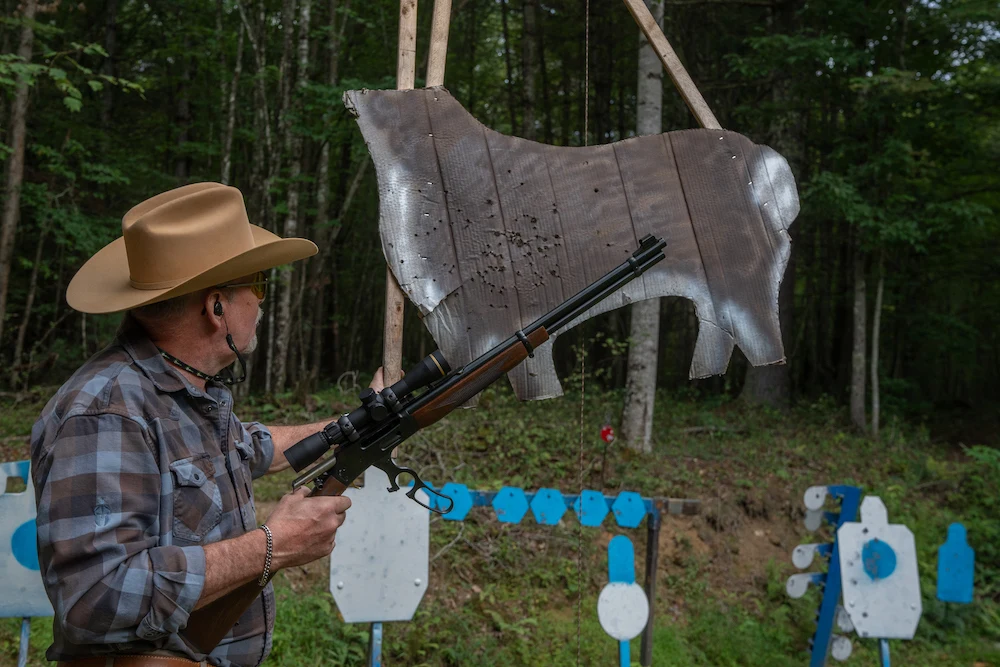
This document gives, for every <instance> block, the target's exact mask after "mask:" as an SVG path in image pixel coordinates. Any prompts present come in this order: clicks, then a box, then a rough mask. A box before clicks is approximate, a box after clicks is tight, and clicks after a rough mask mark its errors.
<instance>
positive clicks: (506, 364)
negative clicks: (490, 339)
mask: <svg viewBox="0 0 1000 667" xmlns="http://www.w3.org/2000/svg"><path fill="white" fill-rule="evenodd" d="M525 337H526V338H527V340H528V343H529V344H530V345H531V347H532V348H535V347H538V346H539V345H541V344H542V343H544V342H545V341H547V340H548V339H549V332H547V331H546V330H545V327H538V328H537V329H535V330H534V331H531V332H529V333H528V334H526V335H525ZM527 358H528V349H527V348H526V347H525V346H524V344H523V343H521V341H514V342H513V343H512V344H511V345H510V347H508V348H507V349H506V350H503V351H502V352H500V353H499V354H498V355H497V356H495V357H493V358H492V359H490V360H489V361H487V362H486V363H484V364H482V365H481V366H478V367H476V368H473V369H471V370H469V371H468V372H463V373H462V374H461V375H460V376H459V378H458V379H457V380H456V381H455V384H454V386H453V387H450V388H449V391H446V392H444V393H443V394H441V395H440V396H438V397H436V398H434V399H432V400H431V401H429V402H428V403H427V404H425V405H420V406H419V407H417V408H415V409H414V410H413V413H412V417H413V420H414V421H415V422H416V423H417V426H418V427H419V428H426V427H428V426H430V425H431V424H433V423H434V422H436V421H438V420H439V419H441V418H442V417H444V416H446V415H447V414H448V413H450V412H452V411H453V410H455V409H457V408H459V407H461V406H462V405H463V404H465V403H466V402H467V401H468V400H469V399H470V398H472V397H473V396H475V395H476V394H478V393H479V392H481V391H482V390H483V389H486V387H488V386H490V385H491V384H493V383H494V382H496V381H497V380H498V379H500V377H501V376H502V375H503V374H504V373H506V372H507V371H510V370H513V368H514V367H515V366H517V365H518V364H519V363H521V362H522V361H524V360H525V359H527Z"/></svg>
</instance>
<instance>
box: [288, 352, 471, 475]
mask: <svg viewBox="0 0 1000 667" xmlns="http://www.w3.org/2000/svg"><path fill="white" fill-rule="evenodd" d="M450 372H451V366H450V365H449V364H448V361H447V360H446V359H445V358H444V355H443V354H442V353H441V350H435V351H434V352H432V353H431V354H429V355H428V356H426V357H424V359H423V360H421V362H420V363H418V364H417V365H416V366H414V367H413V368H411V369H410V370H409V372H407V373H406V375H404V376H403V378H402V379H401V380H400V381H399V382H396V383H394V384H393V385H391V386H389V387H386V388H384V389H383V390H382V391H381V393H376V392H375V390H374V389H366V390H364V391H363V392H361V393H360V394H359V395H358V398H359V399H360V400H361V405H360V406H358V407H357V408H355V409H354V410H352V411H351V412H349V413H347V414H345V415H342V416H341V417H340V418H339V419H338V420H336V421H332V422H330V423H329V424H327V425H326V426H324V427H323V430H321V431H319V432H317V433H314V434H312V435H310V436H309V437H307V438H303V439H302V440H300V441H298V442H297V443H295V444H294V445H292V446H291V447H289V448H288V449H286V450H285V458H286V459H288V462H289V463H290V464H291V465H292V468H294V469H295V471H296V472H301V471H302V470H303V469H304V468H305V467H306V466H308V465H310V464H312V463H313V462H314V461H316V460H317V459H318V458H319V457H321V456H323V455H324V454H326V452H327V451H329V449H330V448H331V447H334V446H335V445H342V444H345V443H348V442H354V441H355V440H357V439H358V431H359V430H360V429H363V428H365V427H366V426H368V425H369V424H372V423H378V422H380V421H383V420H385V419H386V418H387V417H389V416H390V415H391V414H394V413H396V412H399V411H400V410H401V409H402V408H403V404H404V402H405V401H406V399H407V398H409V397H410V395H411V394H412V393H413V392H415V391H417V390H418V389H422V388H424V387H426V386H428V385H430V384H431V383H433V382H436V381H437V380H440V379H441V378H443V377H445V376H446V375H448V373H450Z"/></svg>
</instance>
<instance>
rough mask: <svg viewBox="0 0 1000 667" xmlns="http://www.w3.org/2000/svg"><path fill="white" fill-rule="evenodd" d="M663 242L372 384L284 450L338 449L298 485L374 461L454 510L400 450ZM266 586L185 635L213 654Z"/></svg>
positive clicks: (202, 618)
mask: <svg viewBox="0 0 1000 667" xmlns="http://www.w3.org/2000/svg"><path fill="white" fill-rule="evenodd" d="M664 246H666V242H665V241H663V240H662V239H657V238H655V237H653V236H650V235H647V236H645V237H643V238H642V239H641V240H640V243H639V249H638V250H636V251H635V252H634V253H633V254H632V256H631V257H629V258H628V260H627V261H625V262H624V263H622V264H621V265H620V266H618V267H617V268H615V269H614V270H612V271H611V272H609V273H608V274H607V275H605V276H604V277H603V278H600V279H598V280H597V281H596V282H594V283H592V284H591V285H590V286H588V287H586V288H584V289H583V290H582V291H580V292H579V293H578V294H576V295H575V296H573V297H572V298H570V299H569V300H567V301H565V302H564V303H562V304H561V305H559V306H557V307H556V308H554V309H553V310H551V311H550V312H548V313H546V314H545V315H543V316H542V317H540V318H538V319H537V320H535V321H534V322H532V323H531V324H530V325H528V326H526V327H524V328H523V329H521V330H519V331H517V332H516V333H515V334H514V335H512V336H511V337H510V338H508V339H507V340H505V341H503V342H502V343H500V344H499V345H496V346H495V347H494V348H493V349H491V350H490V351H488V352H486V353H485V354H483V355H482V356H480V357H479V358H477V359H475V360H474V361H472V362H470V363H468V364H466V365H465V366H463V367H461V368H458V369H455V370H452V369H451V368H450V366H449V365H448V362H447V361H446V360H445V358H444V355H442V354H441V351H440V350H437V351H435V352H434V353H433V354H431V355H430V356H428V357H426V358H425V359H424V360H423V361H421V362H420V363H419V364H417V366H416V367H415V368H414V369H412V370H410V371H409V372H408V373H407V374H406V375H405V376H404V377H403V379H402V380H400V381H399V382H396V383H395V384H393V385H392V386H390V387H386V388H384V389H383V390H382V391H381V392H379V393H376V392H375V390H373V389H368V390H366V391H364V392H362V394H361V395H360V397H359V398H360V399H361V406H360V407H358V408H356V409H355V410H353V411H352V412H350V413H348V414H346V415H343V416H342V417H340V418H339V419H338V420H336V421H334V422H331V423H329V424H327V425H326V426H325V427H324V428H323V429H322V430H321V431H319V432H318V433H315V434H313V435H311V436H309V437H308V438H305V439H304V440H302V441H300V442H298V443H296V444H295V445H293V446H292V447H289V448H288V449H287V450H285V457H286V458H287V459H288V462H289V463H290V464H291V465H292V467H293V468H294V469H295V470H296V471H301V470H303V469H304V468H305V467H306V466H308V465H310V464H312V463H314V462H315V461H317V460H318V459H319V458H321V457H322V456H323V455H324V454H326V453H327V452H328V451H330V450H333V454H332V455H331V456H330V457H329V458H327V459H325V460H324V461H321V462H320V463H317V464H316V465H314V466H313V467H312V468H310V469H309V470H307V471H306V472H304V473H302V474H301V475H300V476H299V477H298V478H297V479H296V480H295V481H294V483H293V485H292V486H293V488H295V489H298V488H299V487H301V486H303V485H306V484H313V485H314V490H313V492H312V494H311V495H323V496H339V495H340V494H342V493H343V492H344V491H345V490H346V489H347V487H348V486H350V484H351V483H352V482H353V481H354V480H355V479H357V478H358V477H359V476H360V475H361V473H363V472H364V471H365V470H366V469H367V468H368V467H370V466H375V467H376V468H379V469H381V470H383V471H384V472H385V473H386V475H388V477H389V491H398V490H399V488H400V487H399V478H400V476H402V475H408V476H410V477H411V478H412V479H413V486H412V487H411V488H410V490H409V491H407V492H406V495H407V496H409V497H410V498H411V499H413V500H414V501H416V502H417V503H419V504H420V505H421V506H423V507H425V508H427V509H429V510H431V511H434V512H437V513H439V514H447V513H448V512H450V511H451V509H452V505H453V501H452V499H451V498H449V497H448V496H444V495H442V494H440V493H438V492H437V491H435V490H434V489H433V488H431V487H429V486H428V485H427V484H426V483H425V482H424V481H423V480H422V479H420V475H419V474H417V472H416V471H414V470H412V469H410V468H406V467H401V466H399V465H397V464H396V462H395V461H394V460H393V458H392V454H393V450H395V449H396V447H398V446H399V444H400V443H401V442H403V441H404V440H406V439H407V438H409V437H410V436H411V435H413V434H414V433H416V432H417V431H419V430H420V429H422V428H426V427H428V426H430V425H431V424H433V423H435V422H437V421H438V420H440V419H441V418H442V417H444V416H445V415H447V414H448V413H450V412H452V411H453V410H455V409H456V408H458V407H460V406H462V405H463V404H464V403H466V402H467V401H468V400H469V399H471V398H472V397H473V396H475V395H476V394H478V393H479V392H481V391H482V390H483V389H486V387H488V386H490V385H491V384H493V382H495V381H496V380H497V379H499V378H500V377H501V376H502V375H503V374H505V373H507V372H508V371H510V370H512V369H513V368H514V367H515V366H517V365H518V364H519V363H521V362H522V361H524V360H525V359H526V358H527V357H533V356H534V350H535V348H536V347H538V346H539V345H541V344H542V343H544V342H545V341H547V340H548V339H549V337H550V335H551V333H554V332H557V331H559V330H560V329H562V328H563V327H565V326H566V325H567V324H569V323H571V322H572V321H573V320H575V319H576V318H578V317H579V316H580V315H582V314H584V313H586V312H587V311H588V310H590V309H591V308H593V307H594V306H596V305H597V304H598V303H600V302H601V301H603V300H604V299H605V298H606V297H607V296H608V295H610V294H612V293H614V292H616V291H617V290H619V289H621V288H622V287H623V286H625V285H626V284H628V283H629V282H631V281H632V280H634V279H636V278H638V277H639V276H640V275H642V273H643V272H644V271H646V270H647V269H648V268H650V267H651V266H653V265H654V264H656V263H657V262H659V261H660V260H662V259H663V258H664V255H663V248H664ZM420 390H423V391H420ZM418 392H419V393H418ZM421 489H423V490H424V491H425V492H427V493H428V494H431V495H434V496H436V497H437V499H438V501H439V503H447V508H446V509H440V508H438V507H435V506H434V503H430V504H425V503H423V502H421V500H420V499H419V498H418V497H417V495H416V494H417V491H419V490H421ZM260 592H261V588H260V586H259V585H258V583H257V582H256V581H251V582H250V583H248V584H245V585H243V586H241V587H240V588H237V589H235V590H233V591H232V592H230V593H227V594H226V595H224V596H222V597H221V598H219V599H218V600H215V601H213V602H211V603H209V604H207V605H205V606H204V607H202V608H200V609H198V610H196V611H194V612H192V613H191V615H190V617H189V618H188V624H187V627H186V628H185V629H184V631H183V632H182V634H183V636H184V637H185V639H187V641H189V642H190V643H191V644H192V645H194V646H195V647H197V648H198V649H199V650H200V651H201V652H202V653H210V652H211V651H212V650H213V649H214V648H215V647H216V646H217V645H218V643H219V642H220V641H221V640H222V638H223V637H225V635H226V633H227V632H229V630H230V628H232V627H233V625H234V624H235V623H236V621H238V620H239V618H240V616H242V615H243V613H244V612H245V611H246V610H247V609H248V608H249V607H250V605H251V604H253V601H254V600H255V599H256V598H257V597H258V596H259V595H260Z"/></svg>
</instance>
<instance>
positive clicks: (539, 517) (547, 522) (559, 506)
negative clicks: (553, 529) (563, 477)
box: [531, 489, 566, 526]
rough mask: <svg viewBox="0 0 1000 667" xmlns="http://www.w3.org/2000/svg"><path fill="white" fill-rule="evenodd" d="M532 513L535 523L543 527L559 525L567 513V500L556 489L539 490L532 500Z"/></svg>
mask: <svg viewBox="0 0 1000 667" xmlns="http://www.w3.org/2000/svg"><path fill="white" fill-rule="evenodd" d="M531 513H532V514H534V515H535V521H537V522H538V523H539V524H541V525H543V526H555V525H558V524H559V520H560V519H562V516H563V514H565V513H566V500H565V499H564V498H563V495H562V494H561V493H559V492H558V491H557V490H555V489H538V491H537V492H535V497H534V498H533V499H532V500H531Z"/></svg>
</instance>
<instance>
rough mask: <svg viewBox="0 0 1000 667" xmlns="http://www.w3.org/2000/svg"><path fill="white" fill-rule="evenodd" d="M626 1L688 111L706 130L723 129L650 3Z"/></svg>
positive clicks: (635, 0)
mask: <svg viewBox="0 0 1000 667" xmlns="http://www.w3.org/2000/svg"><path fill="white" fill-rule="evenodd" d="M624 2H625V6H626V7H628V10H629V12H631V14H632V18H634V19H635V22H636V23H638V24H639V29H640V30H642V34H644V35H645V36H646V39H647V40H649V44H650V46H652V47H653V50H654V51H655V52H656V55H658V56H659V57H660V61H661V62H662V63H663V67H664V68H665V69H666V70H667V74H669V75H670V79H671V80H672V81H673V82H674V85H675V86H676V87H677V90H678V91H679V92H680V94H681V97H683V98H684V102H685V103H686V104H687V106H688V109H690V110H691V113H692V114H694V117H695V119H696V120H697V121H698V124H699V125H701V126H702V127H704V128H706V129H710V130H721V129H722V126H721V125H719V121H718V120H717V119H716V118H715V114H713V113H712V110H711V109H710V108H709V106H708V103H707V102H705V98H704V97H702V96H701V93H700V92H698V87H697V86H695V85H694V81H692V80H691V77H690V76H689V75H688V73H687V70H686V69H684V65H682V64H681V61H680V59H679V58H678V57H677V54H676V53H674V50H673V48H672V47H671V46H670V42H668V41H667V38H666V36H665V35H664V34H663V31H662V30H660V26H658V25H657V24H656V19H654V18H653V15H652V14H651V13H650V11H649V8H648V7H646V3H645V2H643V0H624Z"/></svg>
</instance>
